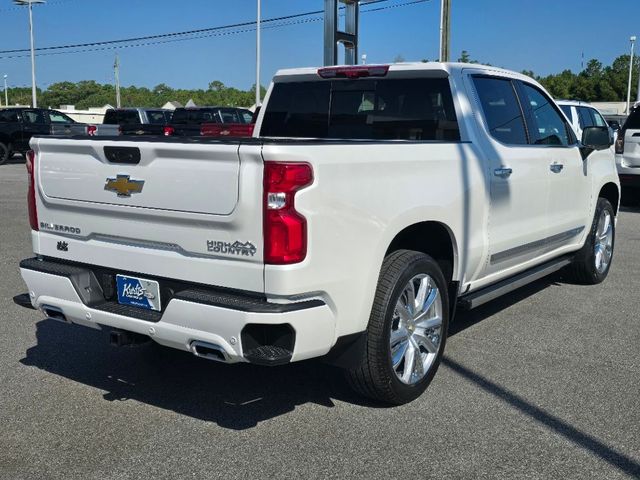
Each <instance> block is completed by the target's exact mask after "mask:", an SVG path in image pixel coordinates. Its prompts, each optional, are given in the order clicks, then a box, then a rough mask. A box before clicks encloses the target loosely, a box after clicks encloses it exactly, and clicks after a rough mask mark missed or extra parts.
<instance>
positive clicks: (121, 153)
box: [104, 147, 140, 165]
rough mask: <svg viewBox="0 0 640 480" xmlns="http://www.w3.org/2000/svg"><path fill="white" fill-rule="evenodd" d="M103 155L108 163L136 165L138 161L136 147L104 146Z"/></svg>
mask: <svg viewBox="0 0 640 480" xmlns="http://www.w3.org/2000/svg"><path fill="white" fill-rule="evenodd" d="M104 155H105V157H107V160H109V162H110V163H120V164H124V165H137V164H139V163H140V149H139V148H138V147H104Z"/></svg>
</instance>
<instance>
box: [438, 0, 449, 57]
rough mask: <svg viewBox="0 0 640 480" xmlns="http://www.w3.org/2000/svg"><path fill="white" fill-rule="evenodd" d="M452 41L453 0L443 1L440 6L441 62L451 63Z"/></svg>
mask: <svg viewBox="0 0 640 480" xmlns="http://www.w3.org/2000/svg"><path fill="white" fill-rule="evenodd" d="M450 39H451V0H441V6H440V61H441V62H448V61H449V41H450Z"/></svg>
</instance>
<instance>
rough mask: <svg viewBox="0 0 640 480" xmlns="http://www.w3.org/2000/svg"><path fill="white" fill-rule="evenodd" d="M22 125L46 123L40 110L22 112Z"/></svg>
mask: <svg viewBox="0 0 640 480" xmlns="http://www.w3.org/2000/svg"><path fill="white" fill-rule="evenodd" d="M22 118H23V120H24V123H30V124H43V123H47V121H46V120H45V118H44V113H43V112H42V110H24V111H23V112H22Z"/></svg>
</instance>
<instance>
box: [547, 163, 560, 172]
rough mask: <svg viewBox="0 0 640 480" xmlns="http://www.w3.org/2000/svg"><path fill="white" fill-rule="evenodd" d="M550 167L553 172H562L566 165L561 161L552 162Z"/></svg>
mask: <svg viewBox="0 0 640 480" xmlns="http://www.w3.org/2000/svg"><path fill="white" fill-rule="evenodd" d="M549 168H550V169H551V171H552V172H553V173H560V172H561V171H562V169H563V168H564V165H563V164H561V163H555V162H554V163H552V164H551V165H549Z"/></svg>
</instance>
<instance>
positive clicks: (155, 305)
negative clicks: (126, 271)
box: [116, 275, 160, 311]
mask: <svg viewBox="0 0 640 480" xmlns="http://www.w3.org/2000/svg"><path fill="white" fill-rule="evenodd" d="M116 286H117V289H118V303H120V304H122V305H131V306H133V307H138V308H145V309H147V310H156V311H160V284H159V283H158V282H156V281H154V280H147V279H145V278H136V277H127V276H125V275H116Z"/></svg>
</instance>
